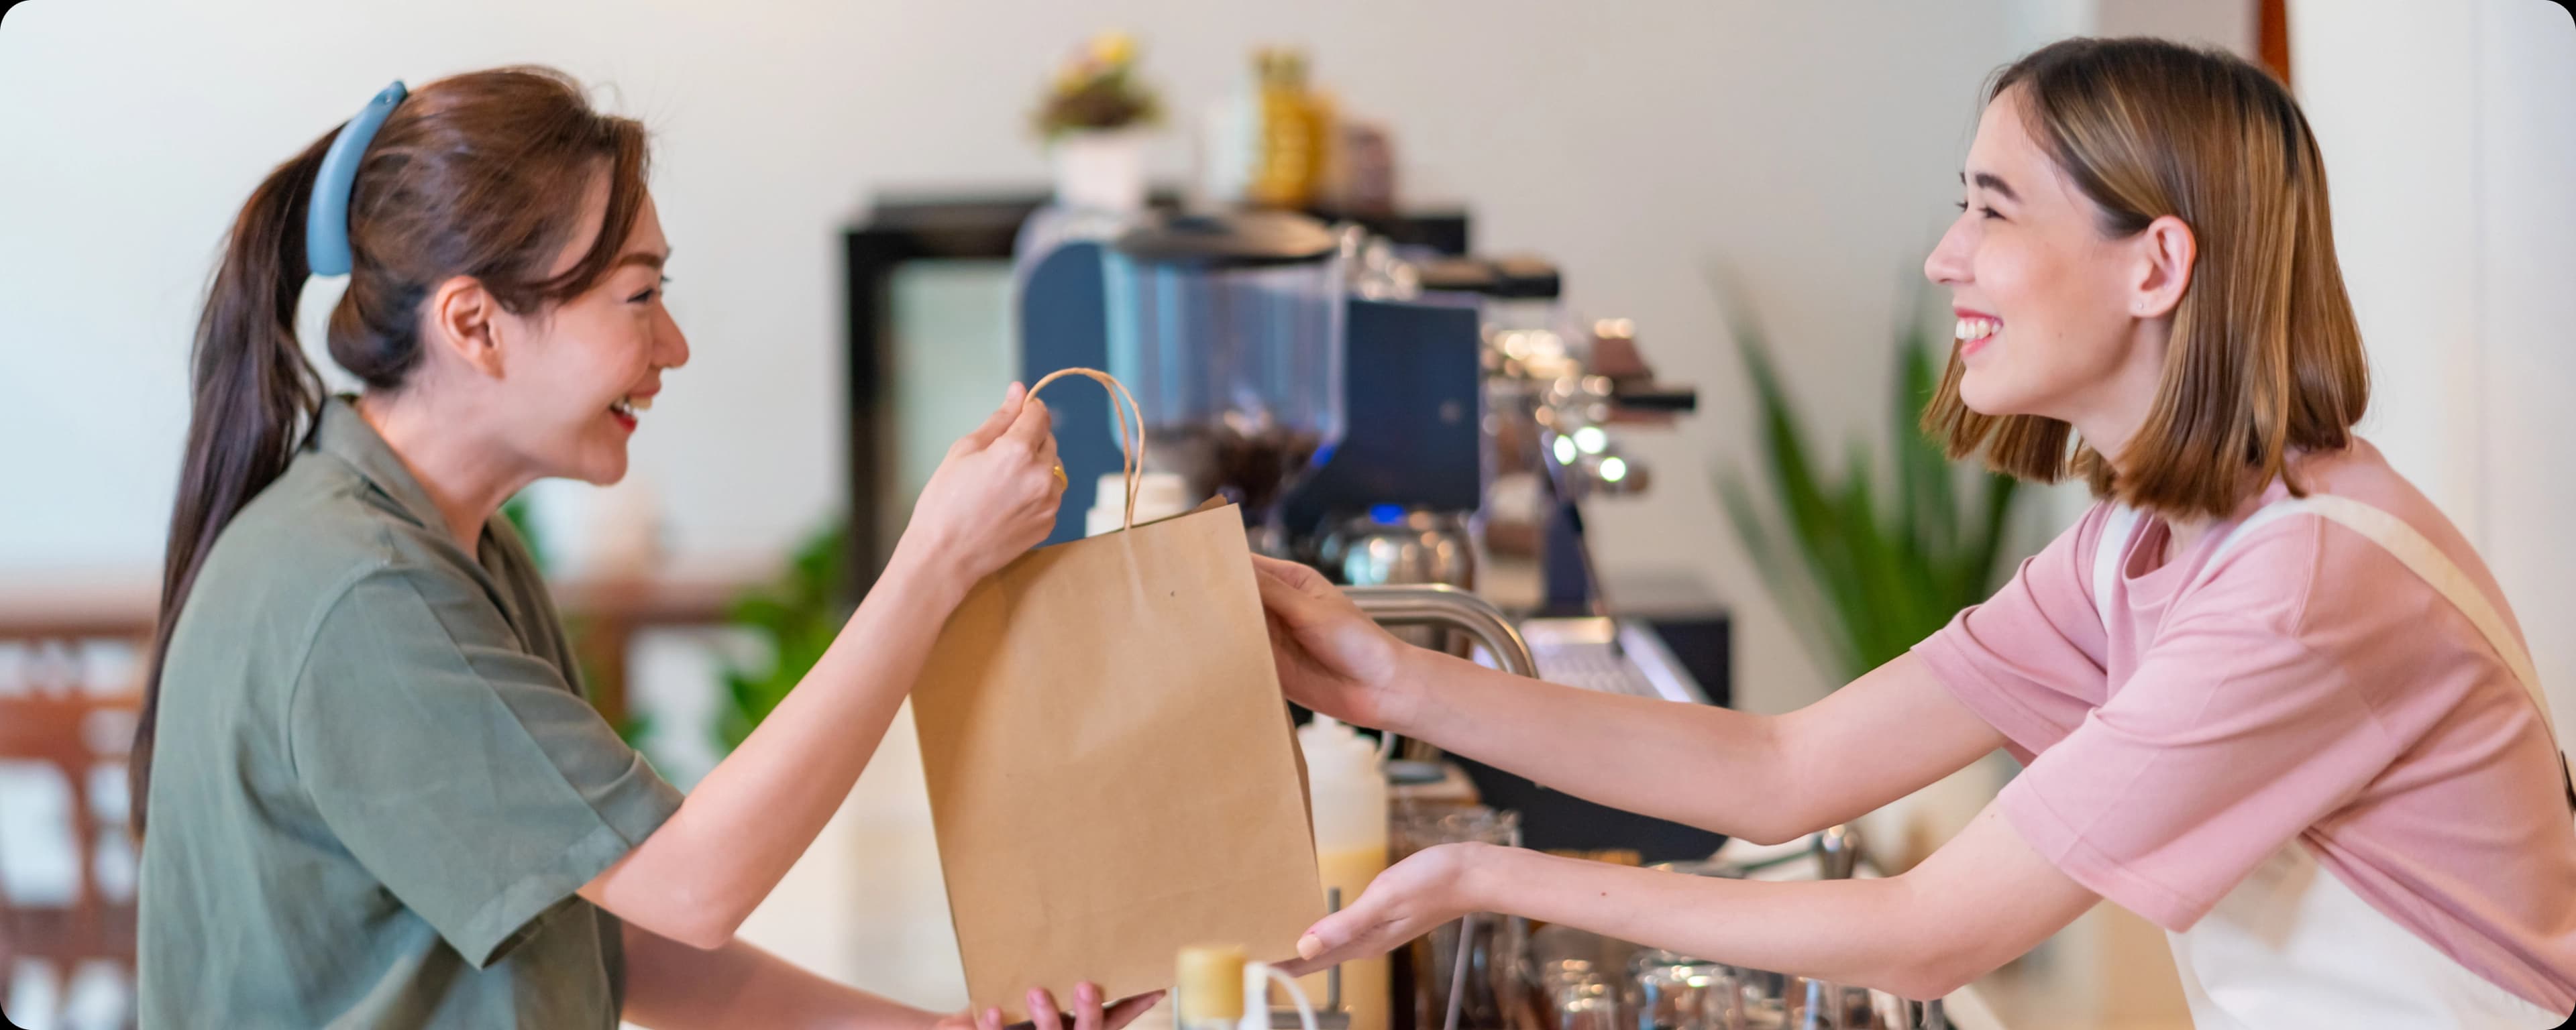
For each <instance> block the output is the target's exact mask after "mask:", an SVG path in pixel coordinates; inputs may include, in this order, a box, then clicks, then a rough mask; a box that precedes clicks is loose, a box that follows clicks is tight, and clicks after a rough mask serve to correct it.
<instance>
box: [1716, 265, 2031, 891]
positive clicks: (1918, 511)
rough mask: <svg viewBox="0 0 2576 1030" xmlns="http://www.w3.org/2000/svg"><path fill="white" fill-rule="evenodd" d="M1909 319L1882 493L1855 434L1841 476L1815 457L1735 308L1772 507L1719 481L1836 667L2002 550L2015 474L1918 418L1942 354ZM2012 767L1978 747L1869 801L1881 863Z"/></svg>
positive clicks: (1917, 628)
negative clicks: (1929, 430) (1940, 772)
mask: <svg viewBox="0 0 2576 1030" xmlns="http://www.w3.org/2000/svg"><path fill="white" fill-rule="evenodd" d="M1921 307H1922V302H1921V300H1920V298H1919V297H1918V299H1917V302H1916V310H1917V311H1920V310H1921ZM1729 308H1730V310H1736V311H1741V310H1744V308H1743V306H1742V305H1740V304H1731V305H1729ZM1914 321H1915V325H1914V326H1913V327H1912V328H1910V329H1908V330H1907V331H1905V332H1903V333H1901V334H1899V336H1898V339H1897V342H1896V348H1895V358H1896V363H1897V376H1896V388H1895V390H1894V391H1893V396H1891V397H1890V398H1889V400H1890V401H1891V410H1890V411H1889V413H1888V414H1889V416H1890V418H1889V420H1888V427H1889V428H1888V432H1889V434H1890V435H1889V439H1888V440H1887V442H1886V451H1887V456H1888V460H1890V461H1892V463H1893V464H1894V466H1895V468H1894V472H1895V491H1894V493H1893V495H1892V496H1891V495H1890V494H1888V493H1886V492H1883V491H1882V489H1881V485H1880V484H1881V482H1882V481H1881V480H1880V478H1879V477H1880V475H1881V473H1880V466H1879V462H1878V461H1876V460H1873V455H1872V454H1871V448H1870V447H1869V446H1868V445H1867V444H1865V443H1861V442H1859V441H1855V442H1854V443H1853V445H1852V448H1851V452H1850V457H1849V458H1848V459H1847V460H1846V462H1845V464H1844V466H1843V468H1842V471H1841V474H1840V475H1839V476H1831V475H1828V474H1827V473H1825V472H1824V471H1823V470H1822V463H1821V462H1820V460H1819V456H1818V455H1816V454H1813V453H1811V452H1810V451H1809V448H1808V442H1807V441H1808V436H1809V434H1808V431H1807V429H1806V427H1805V425H1804V419H1803V418H1801V417H1800V415H1799V413H1798V410H1797V407H1796V405H1795V404H1794V403H1793V402H1792V401H1791V400H1790V399H1789V394H1788V390H1787V388H1786V387H1785V386H1784V385H1783V384H1782V382H1781V381H1780V375H1779V372H1778V370H1777V369H1776V368H1775V367H1774V366H1773V365H1772V363H1771V355H1770V351H1769V349H1768V347H1767V346H1766V345H1765V344H1764V342H1763V339H1762V336H1761V334H1760V332H1759V331H1758V330H1756V329H1754V328H1753V327H1752V326H1751V325H1750V324H1749V323H1748V322H1744V321H1740V320H1739V321H1738V323H1737V324H1736V326H1735V327H1734V332H1735V338H1736V341H1737V345H1738V347H1739V348H1740V350H1741V352H1742V355H1743V359H1744V367H1745V372H1746V373H1747V375H1748V376H1749V377H1750V378H1751V379H1752V382H1753V392H1754V400H1755V406H1756V415H1757V417H1758V419H1759V420H1760V425H1761V430H1760V436H1761V451H1760V455H1761V457H1760V463H1761V467H1762V472H1763V478H1764V479H1765V480H1766V481H1767V485H1768V487H1769V491H1768V500H1769V507H1768V508H1765V507H1764V506H1763V505H1762V504H1760V503H1757V502H1756V500H1755V499H1754V495H1753V492H1752V491H1751V490H1750V489H1748V487H1747V485H1746V483H1745V479H1744V476H1743V474H1742V473H1741V472H1740V471H1739V470H1737V469H1734V468H1726V469H1721V470H1720V471H1719V472H1718V473H1717V486H1718V493H1719V496H1720V497H1721V498H1722V499H1723V500H1724V502H1725V504H1726V510H1727V516H1728V520H1729V521H1731V522H1733V523H1734V524H1735V531H1736V534H1737V536H1738V537H1739V538H1740V539H1741V540H1742V541H1743V543H1744V549H1745V550H1746V551H1747V552H1749V553H1750V554H1751V555H1752V557H1753V561H1754V564H1755V566H1756V567H1757V568H1759V569H1760V571H1761V574H1762V578H1763V581H1764V583H1765V585H1766V586H1767V587H1768V588H1769V589H1770V592H1771V594H1772V597H1773V599H1774V600H1776V601H1778V602H1779V604H1780V607H1781V608H1782V609H1783V610H1784V611H1785V612H1786V614H1787V615H1788V617H1789V621H1790V622H1791V624H1792V625H1794V626H1795V627H1796V629H1797V631H1798V632H1799V634H1800V636H1801V638H1802V639H1803V640H1804V642H1805V643H1806V645H1807V647H1808V649H1809V651H1810V652H1811V653H1812V654H1813V655H1814V656H1815V659H1816V661H1817V664H1818V665H1820V666H1822V667H1823V668H1824V670H1825V672H1826V674H1827V675H1829V676H1831V677H1834V679H1835V682H1837V683H1843V682H1849V681H1851V680H1853V679H1857V678H1859V677H1860V676H1861V675H1863V674H1865V673H1867V672H1869V671H1870V670H1872V669H1875V668H1877V667H1879V666H1880V665H1882V664H1885V663H1886V662H1888V661H1889V660H1891V659H1894V658H1896V657H1897V656H1899V655H1902V654H1904V653H1905V652H1906V650H1907V649H1908V648H1911V647H1913V646H1914V644H1915V643H1916V642H1918V641H1920V640H1922V639H1923V638H1925V637H1928V636H1931V635H1932V634H1933V633H1934V632H1936V631H1938V630H1940V629H1941V627H1942V626H1944V625H1947V624H1948V623H1949V621H1950V619H1951V617H1953V616H1955V615H1957V614H1958V613H1959V611H1960V609H1963V608H1966V607H1968V606H1970V605H1974V604H1977V603H1979V602H1981V601H1984V600H1985V599H1986V597H1987V596H1988V595H1989V594H1991V593H1992V592H1993V591H1994V589H1995V587H1996V586H1997V584H1998V583H1999V581H2000V580H2001V579H2002V578H2003V575H2004V572H2005V570H2006V569H2008V568H2010V567H2011V566H2012V565H2013V558H2014V556H2013V555H2012V554H2010V553H2008V552H2007V551H2006V550H2005V547H2004V536H2005V527H2006V520H2007V517H2008V516H2009V515H2010V513H2011V509H2012V502H2013V497H2014V495H2015V493H2016V490H2017V488H2018V487H2019V485H2020V484H2019V483H2018V482H2017V481H2015V480H2014V479H2012V478H2011V477H2010V476H2004V475H1999V474H1996V473H1993V472H1990V471H1986V470H1984V469H1975V470H1969V469H1962V468H1959V467H1958V466H1957V465H1956V464H1954V463H1953V462H1951V461H1950V460H1949V457H1948V456H1947V455H1945V454H1944V453H1942V449H1941V446H1940V445H1939V444H1938V443H1936V442H1934V441H1933V440H1932V439H1931V438H1930V437H1929V436H1927V435H1926V434H1925V433H1924V432H1923V431H1922V429H1921V428H1920V424H1921V418H1922V412H1923V406H1924V404H1925V402H1927V401H1929V400H1930V399H1931V397H1932V391H1933V389H1934V388H1935V387H1936V386H1937V385H1938V383H1939V376H1938V373H1937V372H1936V369H1937V367H1938V366H1936V365H1934V364H1933V362H1934V361H1936V360H1939V359H1938V358H1936V356H1935V355H1936V351H1935V350H1934V349H1933V347H1932V345H1931V343H1932V341H1930V340H1929V339H1927V338H1926V334H1925V333H1924V331H1923V328H1922V319H1919V318H1918V319H1915V320H1914ZM2008 775H2009V767H2008V766H2003V765H1999V764H1997V763H1995V762H1981V763H1978V764H1976V765H1971V766H1970V767H1968V768H1967V769H1963V770H1961V771H1959V772H1958V773H1956V774H1953V775H1952V776H1950V777H1948V778H1945V779H1944V780H1942V781H1941V782H1939V783H1936V784H1933V785H1932V786H1929V787H1926V788H1924V789H1923V790H1921V791H1918V792H1916V793H1915V794H1914V795H1912V796H1909V797H1907V798H1904V799H1901V800H1899V801H1898V802H1896V803H1894V804H1891V805H1889V806H1888V807H1887V808H1885V809H1883V810H1881V811H1880V812H1878V813H1875V814H1874V815H1873V816H1872V817H1871V818H1870V819H1868V820H1865V821H1864V822H1865V824H1866V825H1867V826H1868V829H1866V831H1865V835H1866V836H1867V837H1868V838H1869V839H1870V840H1872V841H1873V842H1874V847H1873V850H1872V856H1873V858H1874V859H1876V860H1877V861H1878V862H1879V863H1880V865H1881V869H1882V871H1885V872H1890V873H1893V872H1899V871H1902V870H1903V869H1905V868H1907V867H1909V866H1911V865H1913V864H1914V863H1915V862H1917V861H1920V860H1921V859H1922V858H1923V856H1925V855H1927V854H1929V853H1930V852H1931V850H1932V849H1933V848H1935V847H1938V846H1939V845H1940V843H1941V842H1942V841H1944V840H1947V839H1948V838H1949V836H1950V835H1952V834H1954V833H1956V832H1957V831H1958V830H1959V829H1960V828H1962V827H1964V826H1965V825H1967V821H1968V820H1969V819H1970V818H1973V817H1974V815H1975V813H1976V812H1977V810H1978V809H1979V808H1981V807H1982V806H1983V805H1984V804H1985V803H1986V802H1987V801H1988V800H1990V799H1992V798H1993V796H1994V791H1995V790H1996V789H1997V788H1998V787H1999V786H2000V782H2001V779H2002V778H2003V777H2005V776H2008Z"/></svg>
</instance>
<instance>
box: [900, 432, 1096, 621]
mask: <svg viewBox="0 0 2576 1030" xmlns="http://www.w3.org/2000/svg"><path fill="white" fill-rule="evenodd" d="M1053 429H1054V420H1053V419H1052V418H1051V417H1050V416H1049V415H1048V414H1047V409H1046V405H1045V404H1044V403H1043V402H1040V401H1036V400H1031V399H1029V397H1028V391H1027V390H1026V389H1025V388H1023V387H1022V386H1021V385H1020V384H1018V383H1012V384H1011V388H1010V390H1009V391H1008V392H1006V393H1005V394H1003V396H1002V406H1001V408H1000V409H999V410H996V411H994V412H993V414H992V416H991V417H989V418H986V419H985V420H984V424H983V425H980V426H977V427H975V431H974V432H971V433H968V434H966V435H965V436H964V437H963V438H961V439H959V440H958V441H957V443H956V444H955V445H953V446H951V447H949V448H948V457H947V459H946V460H944V461H941V462H940V463H939V469H938V471H936V472H933V473H931V474H930V483H929V485H927V486H924V487H922V490H921V500H920V501H918V502H915V503H914V504H913V506H912V521H911V522H910V523H909V524H908V525H907V526H905V528H904V533H903V542H902V543H901V544H899V545H897V547H896V552H897V554H898V555H902V554H903V553H904V552H906V551H911V552H913V554H912V555H911V556H912V557H913V558H914V559H915V560H919V561H924V562H926V563H927V564H928V565H929V567H930V568H932V569H935V570H940V571H942V572H948V573H954V574H956V575H957V576H958V577H959V579H958V583H960V584H961V585H972V584H974V583H975V582H976V581H978V580H981V579H983V578H984V577H986V576H989V575H992V574H993V572H994V570H996V569H999V568H1001V567H1002V566H1004V565H1007V564H1009V563H1010V561H1011V559H1013V558H1017V557H1019V556H1020V555H1021V554H1022V553H1024V552H1026V551H1027V550H1028V549H1029V548H1032V547H1035V546H1037V545H1038V544H1039V543H1041V542H1043V541H1044V540H1046V537H1047V533H1048V532H1049V531H1051V530H1053V529H1054V528H1055V518H1056V508H1057V506H1058V505H1059V504H1060V503H1061V502H1062V501H1063V500H1064V479H1063V478H1062V476H1061V475H1060V474H1059V473H1057V472H1056V454H1055V434H1054V432H1053Z"/></svg>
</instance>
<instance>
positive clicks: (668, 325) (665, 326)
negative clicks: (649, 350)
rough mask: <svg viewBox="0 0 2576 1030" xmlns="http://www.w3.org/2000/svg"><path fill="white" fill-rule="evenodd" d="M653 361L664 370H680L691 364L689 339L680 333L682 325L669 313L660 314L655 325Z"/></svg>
mask: <svg viewBox="0 0 2576 1030" xmlns="http://www.w3.org/2000/svg"><path fill="white" fill-rule="evenodd" d="M653 359H654V363H655V364H658V365H660V366H662V367H663V368H678V367H680V366H682V365H686V364H688V363H689V337H688V335H687V334H685V333H682V332H680V323H679V321H678V320H676V319H673V318H672V317H671V313H670V312H669V311H667V310H666V311H663V312H661V313H660V317H659V318H657V319H655V320H654V325H653Z"/></svg>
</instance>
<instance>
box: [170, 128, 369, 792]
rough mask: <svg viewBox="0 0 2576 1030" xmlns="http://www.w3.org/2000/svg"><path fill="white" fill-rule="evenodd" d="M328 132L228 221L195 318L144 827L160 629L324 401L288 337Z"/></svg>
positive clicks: (282, 467) (305, 272) (281, 468)
mask: <svg viewBox="0 0 2576 1030" xmlns="http://www.w3.org/2000/svg"><path fill="white" fill-rule="evenodd" d="M330 144H331V138H330V137H329V136H325V137H323V138H321V139H319V140H316V141H314V143H313V145H312V146H309V147H306V148H304V152H303V153H301V154H297V155H295V157H294V159H293V160H290V161H288V162H286V163H285V164H283V165H279V166H278V168H277V170H276V171H273V172H270V173H269V174H268V178H267V180H265V181H263V182H261V183H260V184H259V189H257V190H254V191H252V193H251V195H250V203H249V204H247V205H244V206H243V207H242V212H241V217H240V218H238V219H236V220H235V221H234V222H233V231H232V236H231V238H230V239H229V240H228V241H227V242H226V243H225V245H224V258H223V264H221V265H220V266H218V267H217V268H216V270H215V282H214V286H213V287H212V288H211V289H210V290H208V292H207V296H206V310H205V312H204V314H203V315H201V316H199V318H198V320H197V341H196V348H195V356H194V358H193V359H192V360H191V362H190V373H189V380H190V388H189V397H190V404H189V414H188V449H187V457H186V458H185V459H184V460H183V461H182V462H181V464H180V466H179V497H178V504H177V506H176V507H175V508H174V509H173V510H172V511H171V513H170V548H169V551H168V553H167V554H166V555H165V556H164V557H163V559H162V566H161V609H160V614H159V617H158V618H156V619H155V620H154V621H153V624H152V626H153V628H152V664H151V666H150V669H151V672H150V674H149V675H147V676H146V677H144V680H143V712H142V717H141V719H140V720H139V721H138V722H137V723H136V724H135V729H134V756H133V765H132V768H131V771H130V773H129V775H131V776H132V778H133V784H132V785H133V792H134V793H133V796H134V808H133V814H134V825H135V829H136V830H137V831H138V832H139V831H141V829H142V827H143V798H144V791H145V789H146V785H147V784H148V783H149V782H150V779H151V765H152V731H153V729H154V724H155V723H156V722H157V721H158V720H157V718H156V716H158V715H159V713H160V707H161V705H160V701H161V660H162V658H163V657H165V656H166V655H168V654H169V651H170V629H171V627H172V626H173V625H175V624H176V623H177V622H178V620H179V606H180V604H181V603H182V602H184V601H186V600H187V597H188V587H189V586H190V585H191V584H193V583H195V582H196V579H197V568H198V566H199V565H201V564H203V563H204V561H205V557H206V551H207V550H208V549H209V548H212V547H213V546H214V543H215V536H216V534H219V533H221V532H223V530H224V526H225V525H226V524H228V523H230V522H232V520H233V516H234V515H237V514H240V513H241V510H242V506H243V505H245V504H248V503H250V499H251V498H252V497H253V496H255V495H257V494H258V493H259V492H260V491H261V490H264V489H267V487H268V484H269V483H271V482H273V481H275V480H276V479H277V477H278V475H279V474H280V473H282V472H285V471H286V462H287V459H288V458H291V457H293V456H294V454H295V449H296V447H298V446H299V445H301V444H302V442H303V434H304V432H305V431H306V430H307V428H308V424H309V423H310V422H311V421H312V418H313V416H314V414H315V413H316V412H317V411H318V410H319V409H320V406H321V403H322V382H321V379H320V377H319V376H318V375H316V374H315V373H314V371H313V363H312V362H309V361H306V360H305V359H304V347H303V345H302V344H299V343H297V342H296V339H295V303H296V301H297V300H298V299H300V298H301V297H303V295H304V280H305V279H306V278H308V277H309V276H310V275H311V274H312V272H311V269H310V268H309V267H307V266H306V264H305V257H304V211H305V206H306V205H307V204H308V203H310V202H311V200H312V196H313V177H314V174H315V173H316V172H317V171H319V170H320V169H321V166H322V154H323V151H325V150H327V149H329V148H330Z"/></svg>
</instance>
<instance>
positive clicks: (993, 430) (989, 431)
mask: <svg viewBox="0 0 2576 1030" xmlns="http://www.w3.org/2000/svg"><path fill="white" fill-rule="evenodd" d="M1028 396H1029V389H1028V387H1025V386H1022V385H1020V384H1018V383H1012V384H1011V386H1010V389H1007V390H1004V391H1002V406H1001V407H999V408H996V409H994V410H993V413H992V414H991V415H988V416H985V418H984V424H982V425H979V426H976V427H975V431H974V432H971V433H968V434H966V436H965V438H963V439H961V440H959V441H957V442H958V443H960V444H963V445H965V447H966V449H968V450H975V451H980V450H983V449H984V448H987V447H990V446H992V445H993V441H995V440H999V439H1001V438H1002V432H1003V431H1004V430H1007V429H1009V428H1011V421H1012V420H1013V419H1016V418H1018V417H1020V408H1021V407H1022V405H1023V404H1024V403H1025V402H1026V401H1027V400H1028Z"/></svg>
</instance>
